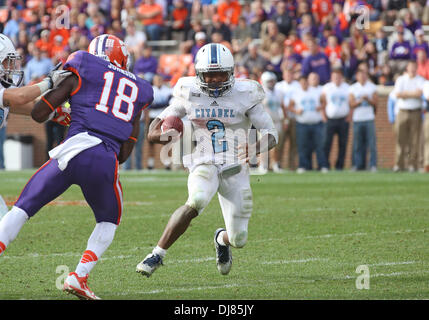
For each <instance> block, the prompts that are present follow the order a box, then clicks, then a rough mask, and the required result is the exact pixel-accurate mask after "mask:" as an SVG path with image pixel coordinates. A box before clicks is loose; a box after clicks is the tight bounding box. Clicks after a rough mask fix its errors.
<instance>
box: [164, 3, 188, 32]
mask: <svg viewBox="0 0 429 320" xmlns="http://www.w3.org/2000/svg"><path fill="white" fill-rule="evenodd" d="M173 3H174V9H173V11H172V13H171V15H172V17H173V25H172V26H171V28H170V33H171V32H172V31H175V32H181V33H182V40H186V39H185V38H186V33H187V32H188V30H189V12H188V9H187V8H186V6H185V1H184V0H174V2H173ZM168 38H169V39H171V38H172V37H171V36H169V37H168Z"/></svg>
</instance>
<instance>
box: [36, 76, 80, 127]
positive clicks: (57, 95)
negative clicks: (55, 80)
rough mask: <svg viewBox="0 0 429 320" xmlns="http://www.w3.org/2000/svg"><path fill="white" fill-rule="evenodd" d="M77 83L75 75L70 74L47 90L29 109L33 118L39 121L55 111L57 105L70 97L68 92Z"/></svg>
mask: <svg viewBox="0 0 429 320" xmlns="http://www.w3.org/2000/svg"><path fill="white" fill-rule="evenodd" d="M78 85H79V79H78V77H77V76H76V75H74V74H72V75H70V76H68V77H67V78H66V79H65V80H64V81H62V82H61V83H60V84H59V85H58V87H56V88H55V89H53V90H51V91H49V92H48V93H47V94H45V95H44V96H43V97H42V99H41V100H39V101H38V102H37V103H36V104H35V106H34V108H33V110H32V111H31V117H32V118H33V120H34V121H36V122H39V123H42V122H45V121H46V120H48V119H49V116H50V115H51V113H52V112H55V110H56V109H57V107H59V106H61V105H62V104H63V103H64V102H65V101H67V100H68V99H69V98H70V94H71V93H72V92H73V91H74V90H75V89H76V88H77V86H78Z"/></svg>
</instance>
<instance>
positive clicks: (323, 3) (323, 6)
mask: <svg viewBox="0 0 429 320" xmlns="http://www.w3.org/2000/svg"><path fill="white" fill-rule="evenodd" d="M311 11H312V12H313V17H314V19H315V20H316V23H324V22H325V21H324V20H325V19H326V17H327V16H328V15H329V14H330V13H331V12H332V0H313V1H312V5H311Z"/></svg>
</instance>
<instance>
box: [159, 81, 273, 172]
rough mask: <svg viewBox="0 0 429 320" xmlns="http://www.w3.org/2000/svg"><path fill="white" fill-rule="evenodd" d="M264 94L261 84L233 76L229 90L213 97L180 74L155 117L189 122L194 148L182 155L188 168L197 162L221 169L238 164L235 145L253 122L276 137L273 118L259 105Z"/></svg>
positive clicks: (243, 140) (245, 136)
mask: <svg viewBox="0 0 429 320" xmlns="http://www.w3.org/2000/svg"><path fill="white" fill-rule="evenodd" d="M264 97H265V93H264V90H263V89H262V86H261V85H260V84H259V83H258V82H256V81H253V80H245V79H236V80H235V83H234V85H233V87H232V89H231V90H230V91H229V92H227V93H225V94H224V95H222V96H220V97H217V98H214V97H209V96H207V95H206V94H204V93H203V92H202V91H201V90H200V88H199V87H198V86H197V85H196V81H195V77H183V78H180V79H179V81H178V82H177V84H176V86H175V87H174V89H173V99H172V101H171V103H170V105H169V106H168V108H166V109H165V110H164V111H163V112H162V113H161V114H160V115H159V116H158V118H160V119H165V118H166V117H168V116H177V117H179V118H183V117H184V116H187V118H188V120H189V121H190V122H191V124H192V130H193V133H192V140H193V141H195V149H194V150H193V152H192V153H191V154H190V155H188V156H186V157H185V156H184V157H183V164H184V166H185V167H188V168H189V169H190V170H191V171H192V169H193V168H194V167H195V166H197V165H199V164H215V165H218V166H219V167H220V168H222V167H226V166H229V165H233V164H237V163H238V159H237V147H238V146H239V145H240V144H244V143H247V142H248V141H247V137H248V134H249V129H250V128H251V125H252V124H253V126H254V127H255V128H256V129H258V130H259V131H260V132H261V135H264V134H266V133H271V134H272V135H273V136H274V137H275V138H276V140H278V133H277V130H276V129H275V128H274V124H273V120H272V119H271V117H270V116H269V115H268V113H267V112H266V111H265V110H264V108H263V106H262V101H263V99H264Z"/></svg>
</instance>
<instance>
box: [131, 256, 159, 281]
mask: <svg viewBox="0 0 429 320" xmlns="http://www.w3.org/2000/svg"><path fill="white" fill-rule="evenodd" d="M162 265H163V264H162V258H161V256H160V255H159V254H154V253H149V254H148V255H147V256H146V258H144V260H143V261H142V262H140V263H139V264H138V265H137V267H136V272H138V273H141V274H142V275H144V276H146V277H148V278H149V277H150V276H151V275H152V273H154V272H155V270H156V269H158V268H159V267H160V266H162Z"/></svg>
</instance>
